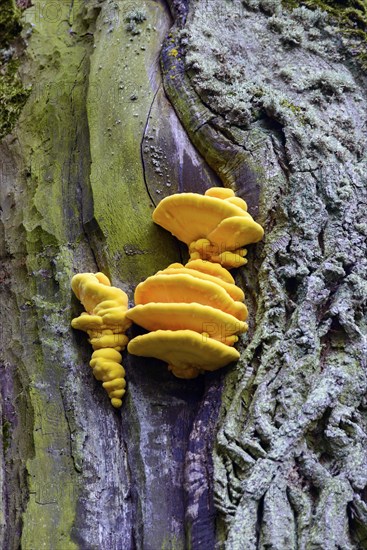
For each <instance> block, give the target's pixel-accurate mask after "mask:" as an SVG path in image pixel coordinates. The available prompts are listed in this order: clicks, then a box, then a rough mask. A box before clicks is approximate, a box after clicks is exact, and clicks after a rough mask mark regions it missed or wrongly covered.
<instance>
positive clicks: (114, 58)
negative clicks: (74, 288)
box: [0, 0, 367, 550]
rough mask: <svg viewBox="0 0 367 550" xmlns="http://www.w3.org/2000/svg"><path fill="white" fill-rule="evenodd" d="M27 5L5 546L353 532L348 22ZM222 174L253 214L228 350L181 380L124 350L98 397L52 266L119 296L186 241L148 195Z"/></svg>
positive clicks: (357, 253) (17, 137) (359, 430)
mask: <svg viewBox="0 0 367 550" xmlns="http://www.w3.org/2000/svg"><path fill="white" fill-rule="evenodd" d="M10 4H12V3H11V2H9V5H10ZM28 6H29V3H28V2H19V7H20V8H22V9H23V15H22V24H23V40H24V41H25V42H24V44H22V45H20V39H19V36H18V27H17V28H16V30H15V31H14V33H15V34H16V35H17V36H15V37H14V43H13V44H14V47H13V50H14V51H16V55H15V54H14V52H11V51H10V50H11V46H12V42H11V38H9V37H7V49H8V50H9V51H10V53H9V56H10V58H11V57H12V56H14V55H15V57H16V58H17V60H20V61H21V77H22V87H20V86H21V85H20V84H19V82H18V80H17V81H16V89H17V90H18V89H19V90H21V95H20V96H19V98H18V99H19V102H18V103H17V108H16V110H15V112H16V113H18V111H19V110H20V109H19V105H20V103H22V102H24V100H25V98H26V96H27V95H28V94H29V92H30V96H29V98H28V100H27V102H26V104H25V106H24V108H23V110H22V112H21V115H20V118H19V120H18V123H17V125H16V126H15V127H14V129H13V131H12V133H11V134H9V135H7V136H6V137H5V139H4V140H3V141H2V142H1V144H0V148H1V159H2V166H1V205H2V217H1V223H0V228H1V233H0V236H1V248H0V252H1V282H2V285H1V311H2V332H1V350H2V356H1V395H2V400H1V414H2V430H3V438H2V452H1V464H0V466H1V468H0V481H1V487H2V490H1V496H0V499H1V515H0V526H1V532H0V546H1V547H3V548H9V549H16V548H19V547H20V546H21V547H22V548H23V549H24V550H38V549H40V548H45V549H49V548H55V549H57V550H59V549H60V550H69V549H73V548H83V549H84V548H96V549H97V548H98V550H100V549H101V550H103V549H106V550H107V549H108V550H110V549H116V550H118V549H124V550H125V549H126V550H127V549H134V548H138V549H147V550H158V549H163V548H166V549H167V548H172V549H176V550H177V549H184V548H193V549H196V548H202V549H208V550H209V549H211V548H214V547H216V548H218V549H222V548H228V549H231V550H232V549H234V550H236V549H249V550H250V549H255V548H267V549H274V550H275V549H279V550H284V549H287V550H288V549H290V550H293V549H320V550H321V549H326V550H329V549H330V550H332V549H337V548H343V549H351V550H352V549H353V550H358V549H362V548H367V505H366V501H367V498H366V485H367V456H366V453H367V445H366V443H367V441H366V439H367V437H366V430H367V414H366V411H367V402H366V397H365V395H366V390H367V377H366V351H367V349H366V347H367V346H366V329H367V323H366V316H365V311H366V298H367V284H366V280H367V250H366V236H367V224H366V219H365V212H366V207H367V204H366V202H367V189H366V141H365V139H366V128H365V113H366V107H367V105H366V103H367V101H366V98H365V92H364V90H365V85H366V79H365V76H364V73H363V72H362V71H361V70H360V67H359V65H358V63H359V61H360V60H359V58H358V56H359V54H360V51H362V50H363V48H362V49H361V47H360V48H357V47H356V41H357V40H358V35H356V34H355V33H354V34H353V35H352V36H351V35H350V34H345V33H344V30H343V29H342V28H341V29H339V28H338V25H339V23H337V22H336V21H335V20H332V19H327V16H326V14H325V13H324V12H322V11H320V10H318V9H312V10H311V9H309V8H307V7H305V6H303V7H292V8H288V9H287V10H286V9H285V8H283V7H282V6H281V4H280V3H279V2H278V1H277V0H246V1H243V2H240V1H239V0H231V1H230V0H207V1H206V0H190V3H188V2H186V1H181V0H171V1H169V2H168V3H167V4H165V3H164V2H163V0H161V1H154V0H142V1H141V2H139V3H137V2H136V1H133V0H119V1H111V0H104V1H103V0H102V1H101V0H92V1H89V2H82V1H81V0H80V1H74V2H70V3H67V2H63V1H60V2H50V3H45V2H41V1H39V0H36V1H34V2H33V5H32V6H30V7H28ZM26 7H28V8H27V9H25V10H24V8H26ZM13 8H14V6H13ZM13 8H12V9H13ZM361 9H362V8H361ZM12 13H13V19H14V17H15V18H16V21H19V12H18V11H16V13H15V11H14V9H13V12H12ZM14 14H15V15H14ZM17 25H18V23H17ZM356 36H357V38H356ZM162 43H163V46H162ZM15 45H17V48H15ZM24 46H27V47H26V50H25V53H23V55H22V53H21V52H22V49H23V47H24ZM353 56H355V58H354V57H353ZM4 59H5V58H4ZM159 60H160V62H161V70H160V66H159ZM8 61H9V60H5V61H4V62H8ZM17 62H18V61H17ZM3 74H5V73H4V71H3ZM0 78H1V76H0ZM14 78H16V77H14ZM24 90H25V91H26V92H24ZM8 111H9V112H13V111H14V110H11V106H10V107H9V109H8ZM8 111H7V112H8ZM13 118H14V117H13ZM13 118H11V119H9V123H8V122H7V124H9V126H7V127H6V128H7V129H9V128H10V125H11V126H13V124H14V120H13ZM221 184H223V185H225V186H230V187H232V188H233V189H235V190H236V192H237V193H238V195H239V196H242V197H243V198H245V199H246V200H247V201H248V203H249V207H250V210H251V212H252V214H253V215H254V216H256V218H257V220H258V221H259V222H260V223H262V224H263V225H264V228H265V231H266V237H265V240H264V242H263V243H260V244H258V245H256V247H255V246H253V247H250V250H249V255H248V258H249V263H248V266H247V267H245V268H244V269H241V270H239V271H238V273H237V275H236V278H237V284H239V285H241V286H242V287H243V288H244V289H245V290H246V294H247V297H246V303H247V304H248V306H249V310H250V330H249V333H248V335H246V336H245V337H243V339H242V342H241V343H240V349H241V359H240V361H239V362H238V365H237V366H236V367H235V368H227V369H223V371H222V372H218V373H213V374H209V375H206V376H203V377H201V378H200V379H197V380H192V381H182V380H177V379H175V378H174V377H173V376H172V375H171V374H170V373H168V372H167V369H166V366H165V365H164V364H162V363H161V362H158V361H153V360H145V359H144V360H138V359H137V358H133V357H128V356H125V357H124V366H125V367H126V371H127V381H128V392H127V394H126V398H125V401H124V404H123V407H122V409H121V411H118V412H116V411H114V410H112V409H111V406H110V402H109V399H108V397H107V395H106V394H105V392H104V390H103V389H102V388H101V386H100V384H99V383H98V382H96V381H95V380H94V379H93V377H92V375H91V372H90V369H89V367H88V361H89V358H90V354H91V348H90V346H89V345H88V344H87V342H86V337H85V335H84V334H79V333H76V332H74V331H72V330H71V329H70V320H71V318H72V317H73V316H75V315H76V314H77V313H78V312H80V310H81V308H80V306H79V304H78V303H77V300H76V299H75V298H74V297H73V296H72V294H71V290H70V279H71V277H72V275H73V274H74V273H76V272H81V271H97V270H103V271H104V272H105V273H106V274H107V275H109V276H111V278H112V282H113V284H114V285H117V286H120V287H121V288H123V289H124V290H125V291H126V292H127V293H128V294H129V297H130V299H131V301H132V299H133V289H134V287H135V285H136V284H137V283H138V282H140V281H141V280H142V279H144V278H145V277H147V276H149V275H151V274H153V273H154V272H155V271H157V270H158V269H161V268H163V267H166V266H167V265H168V264H169V263H171V262H173V261H178V260H180V258H184V255H185V254H186V251H185V249H184V248H183V247H182V246H180V245H179V244H178V243H177V241H175V239H174V238H173V237H171V236H170V235H168V234H167V232H165V231H163V230H161V229H160V228H157V227H155V226H154V225H153V223H152V222H151V212H152V210H153V208H154V205H156V204H157V203H158V202H159V200H160V199H161V198H163V197H164V196H167V195H169V194H172V193H175V192H178V191H199V192H203V191H204V190H205V189H206V188H208V187H210V186H212V185H221ZM136 330H137V329H136V328H135V329H132V331H131V334H134V333H135V332H136ZM223 381H224V386H223ZM213 457H214V460H213Z"/></svg>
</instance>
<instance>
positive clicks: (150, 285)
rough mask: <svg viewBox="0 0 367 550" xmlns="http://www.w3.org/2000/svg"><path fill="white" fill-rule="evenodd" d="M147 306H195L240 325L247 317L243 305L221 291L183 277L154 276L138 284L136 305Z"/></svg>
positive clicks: (213, 285) (211, 283)
mask: <svg viewBox="0 0 367 550" xmlns="http://www.w3.org/2000/svg"><path fill="white" fill-rule="evenodd" d="M149 302H164V303H167V302H168V303H186V304H187V303H198V304H202V305H207V306H212V307H214V308H217V309H221V310H222V311H224V312H226V313H230V314H231V315H233V316H234V317H236V318H237V319H239V320H240V321H244V320H245V319H246V317H247V308H246V306H245V304H244V303H242V302H237V301H235V300H233V298H231V297H230V295H229V294H228V292H226V291H225V290H224V289H223V288H222V287H220V286H219V285H217V284H216V283H213V282H211V281H205V280H201V279H197V278H196V277H192V276H191V275H186V274H185V275H184V274H177V275H170V276H167V275H153V276H152V277H148V278H147V279H146V280H145V281H143V282H142V283H139V284H138V286H137V287H136V289H135V304H136V305H139V304H148V303H149Z"/></svg>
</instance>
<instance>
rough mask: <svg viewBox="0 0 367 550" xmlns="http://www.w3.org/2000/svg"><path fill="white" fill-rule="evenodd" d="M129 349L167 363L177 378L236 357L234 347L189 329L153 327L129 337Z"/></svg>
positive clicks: (132, 352) (236, 353) (215, 366)
mask: <svg viewBox="0 0 367 550" xmlns="http://www.w3.org/2000/svg"><path fill="white" fill-rule="evenodd" d="M128 351H129V353H131V354H133V355H138V356H142V357H155V358H157V359H161V360H162V361H165V362H166V363H168V364H169V366H170V370H172V372H173V374H175V375H176V376H178V377H179V378H195V377H196V376H197V375H198V374H200V372H201V371H203V370H204V371H214V370H217V369H219V368H221V367H224V366H225V365H228V364H229V363H231V362H232V361H236V360H237V359H239V357H240V354H239V353H238V351H237V350H236V349H235V348H233V347H230V346H227V345H226V344H222V343H221V342H218V341H217V340H213V339H211V338H207V337H205V336H203V335H202V334H198V333H197V332H193V331H192V330H177V331H170V330H157V331H155V332H149V333H148V334H143V335H142V336H137V337H136V338H134V339H133V340H130V342H129V345H128Z"/></svg>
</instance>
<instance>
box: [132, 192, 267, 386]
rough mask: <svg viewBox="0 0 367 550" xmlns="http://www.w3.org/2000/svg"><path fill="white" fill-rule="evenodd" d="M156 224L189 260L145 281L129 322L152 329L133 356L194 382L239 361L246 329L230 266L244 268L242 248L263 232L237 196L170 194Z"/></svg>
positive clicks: (241, 295)
mask: <svg viewBox="0 0 367 550" xmlns="http://www.w3.org/2000/svg"><path fill="white" fill-rule="evenodd" d="M153 220H154V221H155V222H156V223H157V224H159V225H161V226H162V227H164V228H165V229H167V230H168V231H170V232H171V233H172V234H173V235H175V236H176V237H177V238H178V239H180V240H181V241H183V242H185V243H186V244H187V245H188V246H189V252H190V261H189V262H188V263H187V264H186V265H183V264H180V263H174V264H171V265H169V266H168V267H167V268H166V269H163V270H161V271H158V273H156V274H155V275H153V276H152V277H148V278H147V279H146V280H145V281H143V282H142V283H140V284H139V285H138V286H137V287H136V290H135V304H136V306H135V307H134V308H132V309H130V310H129V311H128V313H127V317H128V318H129V319H131V320H132V321H134V322H135V323H136V324H138V325H140V326H142V327H143V328H145V329H147V330H149V331H151V332H149V333H148V334H143V335H141V336H137V337H136V338H134V339H133V340H131V341H130V343H129V345H128V351H129V352H130V353H132V354H134V355H139V356H143V357H156V358H157V359H161V360H163V361H166V362H167V363H168V368H169V370H171V371H172V373H173V374H174V375H175V376H177V377H178V378H195V377H196V376H198V375H199V374H200V373H202V372H205V371H206V370H207V371H213V370H216V369H219V368H221V367H223V366H225V365H227V364H228V363H230V362H231V361H235V360H237V359H238V358H239V353H238V351H237V350H236V349H234V347H233V346H234V344H235V343H236V342H237V340H238V336H237V335H238V334H240V333H242V332H245V331H246V330H247V329H248V325H247V323H246V322H245V321H246V319H247V315H248V312H247V307H246V306H245V304H244V303H243V300H244V292H243V291H242V289H240V288H239V287H237V286H236V285H235V281H234V279H233V277H232V275H231V274H230V273H229V271H228V270H227V269H226V267H238V266H240V265H244V264H245V263H246V262H247V260H246V259H245V255H246V249H244V248H243V246H244V245H246V244H249V243H252V242H257V241H259V240H260V239H261V238H262V236H263V234H264V231H263V229H262V227H261V226H260V225H259V224H258V223H256V222H255V221H254V220H253V219H252V217H251V216H250V214H248V212H247V204H246V202H245V201H244V200H242V199H240V198H239V197H236V196H235V195H234V193H233V191H232V190H230V189H225V188H222V187H212V188H211V189H208V190H207V191H206V193H205V196H202V195H198V194H196V193H182V194H178V195H171V196H170V197H166V198H165V199H163V200H162V201H161V202H160V203H159V205H158V206H157V208H156V209H155V211H154V212H153Z"/></svg>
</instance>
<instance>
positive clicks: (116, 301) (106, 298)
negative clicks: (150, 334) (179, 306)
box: [71, 273, 131, 408]
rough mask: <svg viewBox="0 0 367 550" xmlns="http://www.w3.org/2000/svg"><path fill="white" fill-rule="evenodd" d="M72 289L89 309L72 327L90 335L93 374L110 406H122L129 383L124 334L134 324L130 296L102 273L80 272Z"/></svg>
mask: <svg viewBox="0 0 367 550" xmlns="http://www.w3.org/2000/svg"><path fill="white" fill-rule="evenodd" d="M71 287H72V289H73V292H74V294H75V295H76V297H77V298H78V300H80V302H81V303H82V304H83V306H84V308H85V310H86V311H85V312H83V313H82V314H81V315H80V316H79V317H76V318H75V319H73V320H72V322H71V326H72V327H73V328H75V329H79V330H83V331H84V332H87V333H88V336H89V340H88V341H89V342H90V344H91V345H92V348H93V350H94V353H93V354H92V359H91V361H90V363H89V364H90V366H91V367H92V369H93V374H94V376H95V377H96V379H97V380H100V381H102V382H103V383H102V385H103V387H104V389H105V390H106V391H107V393H108V396H109V398H110V399H111V404H112V405H113V406H114V407H116V408H118V407H121V405H122V397H123V395H124V393H125V386H126V383H125V369H124V368H123V366H122V365H121V360H122V357H121V354H120V353H119V352H120V351H122V350H123V349H124V348H125V347H126V344H127V342H128V338H127V336H126V335H125V331H126V330H127V328H128V327H129V326H130V325H131V320H130V319H128V318H127V316H126V311H127V304H128V298H127V295H126V294H125V292H123V291H122V290H121V289H119V288H115V287H112V286H111V283H110V281H109V279H108V278H107V277H106V276H105V275H104V274H103V273H96V274H93V273H78V274H77V275H75V276H74V277H73V279H72V281H71Z"/></svg>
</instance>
